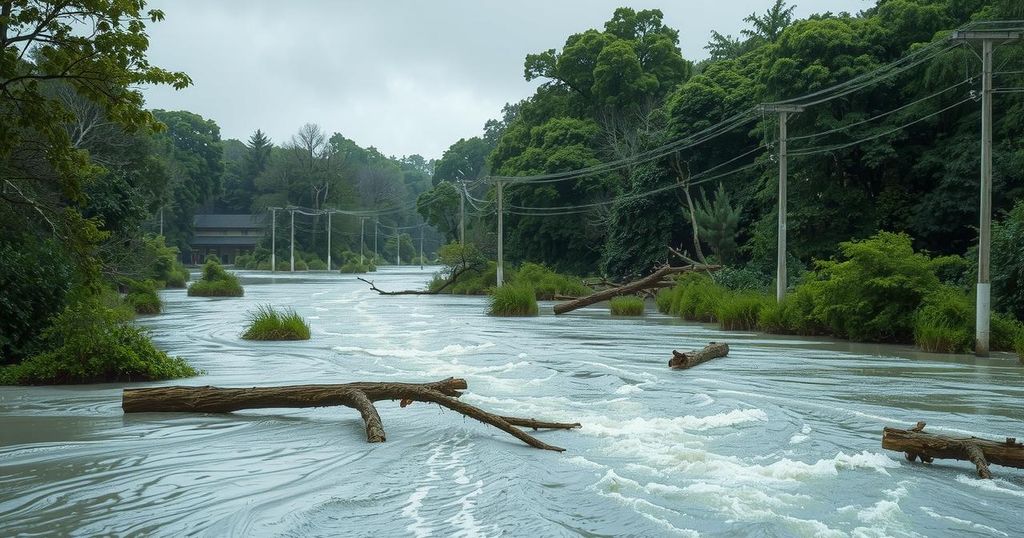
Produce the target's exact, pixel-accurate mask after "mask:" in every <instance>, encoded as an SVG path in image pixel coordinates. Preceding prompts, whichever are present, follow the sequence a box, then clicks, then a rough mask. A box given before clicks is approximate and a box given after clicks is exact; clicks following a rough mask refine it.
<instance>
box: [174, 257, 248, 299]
mask: <svg viewBox="0 0 1024 538" xmlns="http://www.w3.org/2000/svg"><path fill="white" fill-rule="evenodd" d="M210 257H212V258H214V259H208V260H207V262H206V264H204V265H203V273H202V278H200V280H197V281H195V282H193V283H192V285H190V286H189V287H188V294H189V296H191V297H241V296H242V295H244V294H245V290H243V289H242V285H241V284H240V283H239V282H238V277H236V276H235V275H233V274H231V273H228V272H227V271H225V270H224V268H223V267H221V265H220V264H219V263H217V262H216V260H215V258H216V256H212V255H211V256H210Z"/></svg>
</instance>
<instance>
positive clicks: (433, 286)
mask: <svg viewBox="0 0 1024 538" xmlns="http://www.w3.org/2000/svg"><path fill="white" fill-rule="evenodd" d="M438 255H439V261H440V263H441V265H442V268H441V270H440V271H438V273H437V274H435V275H434V278H433V280H431V282H430V284H429V285H428V287H427V289H429V290H430V291H435V292H437V291H440V292H443V293H451V294H455V295H485V294H488V293H490V292H491V290H492V289H493V288H494V286H495V283H496V282H497V274H498V266H497V264H496V263H494V262H492V261H488V260H487V259H486V258H484V256H483V254H482V253H481V252H480V251H479V250H478V249H477V248H476V247H475V246H474V245H471V244H467V245H460V244H458V243H451V244H448V245H445V246H443V247H441V249H440V250H439V251H438ZM504 276H505V282H506V283H508V284H522V285H524V286H529V287H530V288H532V289H533V290H534V296H535V299H537V300H541V301H544V300H552V299H555V298H557V297H579V296H583V295H587V294H589V293H591V291H592V290H591V289H590V288H588V287H587V286H586V285H585V284H583V281H582V279H580V278H578V277H575V276H570V275H563V274H559V273H556V272H554V271H552V270H551V269H549V268H547V267H545V266H543V265H540V264H536V263H524V264H522V265H521V266H519V267H518V268H511V267H506V268H505V275H504Z"/></svg>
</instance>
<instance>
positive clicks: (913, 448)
mask: <svg viewBox="0 0 1024 538" xmlns="http://www.w3.org/2000/svg"><path fill="white" fill-rule="evenodd" d="M924 427H925V423H924V422H918V423H917V426H914V427H913V428H911V429H909V430H900V429H897V428H884V429H883V430H882V448H884V449H886V450H895V451H899V452H903V453H905V455H906V458H907V460H908V461H914V460H916V459H920V460H921V461H922V462H923V463H931V462H932V461H934V460H935V459H936V458H938V459H954V460H961V461H969V462H971V463H973V464H974V466H975V467H976V468H977V470H978V476H979V477H980V478H992V472H991V471H989V469H988V464H989V463H994V464H996V465H1003V466H1006V467H1016V468H1018V469H1024V444H1021V443H1018V442H1017V439H1015V438H1013V437H1007V438H1006V441H1004V442H1001V443H1000V442H998V441H990V440H988V439H979V438H977V437H946V436H943V435H935V434H931V433H925V432H924Z"/></svg>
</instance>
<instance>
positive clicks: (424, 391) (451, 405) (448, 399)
mask: <svg viewBox="0 0 1024 538" xmlns="http://www.w3.org/2000/svg"><path fill="white" fill-rule="evenodd" d="M466 386H467V385H466V381H465V380H464V379H457V378H448V379H444V380H441V381H435V382H433V383H373V382H360V383H345V384H338V385H292V386H283V387H251V388H222V387H210V386H205V387H181V386H178V387H154V388H140V389H125V390H124V393H123V394H122V397H121V408H122V409H123V410H124V412H125V413H156V412H177V413H183V412H184V413H230V412H232V411H239V410H242V409H260V408H281V407H285V408H296V407H327V406H337V405H340V406H345V407H351V408H353V409H356V410H357V411H359V413H360V415H362V417H363V422H364V423H365V424H366V440H367V441H368V442H370V443H381V442H384V441H385V438H386V436H385V433H384V426H383V424H382V423H381V420H380V415H379V414H378V413H377V409H376V407H374V405H373V402H377V401H380V400H401V402H402V407H405V406H406V405H408V404H409V403H411V402H427V403H436V404H438V405H440V406H442V407H447V408H448V409H451V410H453V411H456V412H458V413H461V414H463V415H465V416H468V417H470V418H474V419H476V420H479V421H480V422H483V423H485V424H490V425H491V426H494V427H495V428H498V429H500V430H502V431H504V432H506V433H508V434H510V435H512V436H514V437H515V438H517V439H519V440H520V441H522V442H524V443H526V444H528V445H530V446H532V447H534V448H541V449H544V450H554V451H558V452H562V451H564V450H565V449H564V448H560V447H557V446H552V445H549V444H547V443H544V442H542V441H540V440H539V439H537V438H535V437H533V436H531V435H529V434H527V433H525V432H523V431H522V430H520V429H519V428H518V427H527V428H533V429H535V430H536V429H540V428H543V429H562V430H566V429H572V428H579V427H580V424H579V423H561V422H542V421H538V420H535V419H532V418H519V417H505V416H501V415H495V414H492V413H488V412H487V411H484V410H482V409H480V408H478V407H475V406H472V405H469V404H467V403H464V402H462V401H460V400H459V399H458V398H459V396H461V395H462V392H461V391H462V390H464V389H465V388H466Z"/></svg>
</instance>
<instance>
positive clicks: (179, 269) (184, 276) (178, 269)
mask: <svg viewBox="0 0 1024 538" xmlns="http://www.w3.org/2000/svg"><path fill="white" fill-rule="evenodd" d="M189 278H190V275H189V274H188V269H186V268H185V266H184V265H182V264H181V263H179V262H175V266H174V270H173V271H171V272H170V273H169V274H168V275H167V280H165V281H164V286H165V287H168V288H178V289H181V288H184V287H185V285H186V283H187V282H188V280H189Z"/></svg>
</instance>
